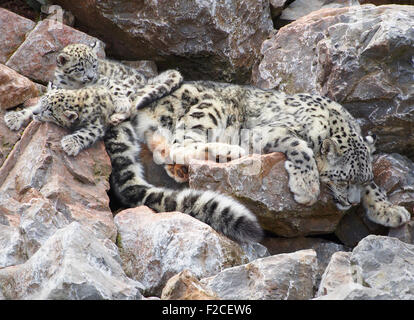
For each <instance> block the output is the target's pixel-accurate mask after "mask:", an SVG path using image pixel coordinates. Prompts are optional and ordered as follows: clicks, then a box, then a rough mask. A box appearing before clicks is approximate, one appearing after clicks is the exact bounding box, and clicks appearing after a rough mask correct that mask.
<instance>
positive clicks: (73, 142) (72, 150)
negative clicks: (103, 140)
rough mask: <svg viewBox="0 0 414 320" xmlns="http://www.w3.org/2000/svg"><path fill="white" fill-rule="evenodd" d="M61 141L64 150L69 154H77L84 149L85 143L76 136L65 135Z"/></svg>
mask: <svg viewBox="0 0 414 320" xmlns="http://www.w3.org/2000/svg"><path fill="white" fill-rule="evenodd" d="M60 142H61V145H62V149H63V151H65V152H66V154H68V155H69V156H76V155H78V153H79V152H80V151H81V150H82V149H83V145H82V144H81V143H80V142H79V141H78V139H76V137H74V136H70V135H69V136H65V137H63V138H62V140H61V141H60Z"/></svg>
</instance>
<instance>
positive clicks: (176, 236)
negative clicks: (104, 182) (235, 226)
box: [114, 206, 256, 296]
mask: <svg viewBox="0 0 414 320" xmlns="http://www.w3.org/2000/svg"><path fill="white" fill-rule="evenodd" d="M114 220H115V224H116V226H117V228H118V239H117V244H118V247H119V248H120V249H119V250H120V255H121V258H122V263H123V268H124V270H125V273H126V274H127V275H128V276H129V277H131V278H133V279H135V280H137V281H139V282H140V283H142V284H143V285H144V287H145V290H144V291H143V294H144V295H145V296H149V295H155V296H160V294H161V291H162V288H163V287H164V285H165V283H166V282H167V280H168V279H169V278H171V277H172V276H174V275H175V274H177V273H179V272H181V271H183V270H185V269H189V270H191V272H192V273H193V274H194V275H195V276H196V277H198V278H201V277H207V276H211V275H214V274H216V273H218V272H220V271H221V270H223V269H224V268H228V267H232V266H234V265H240V264H242V263H247V262H248V261H249V257H248V255H247V254H246V253H245V252H244V250H243V249H242V248H241V247H240V246H239V245H238V244H237V243H235V242H233V241H231V240H229V239H228V238H226V237H224V236H222V235H220V234H218V233H217V232H216V231H214V230H213V229H212V228H211V227H209V226H208V225H206V224H205V223H203V222H200V221H199V220H196V219H194V218H192V217H191V216H189V215H186V214H183V213H179V212H167V213H154V212H153V211H152V210H150V209H149V208H148V207H144V206H141V207H138V208H133V209H127V210H124V211H121V212H120V213H118V214H117V215H116V216H115V219H114ZM254 258H256V257H254Z"/></svg>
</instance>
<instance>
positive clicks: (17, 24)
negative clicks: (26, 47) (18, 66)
mask: <svg viewBox="0 0 414 320" xmlns="http://www.w3.org/2000/svg"><path fill="white" fill-rule="evenodd" d="M35 25H36V23H35V22H33V21H32V20H29V19H26V18H24V17H22V16H19V15H17V14H15V13H13V12H11V11H9V10H6V9H3V8H0V43H1V46H0V63H6V61H7V60H8V59H9V58H10V56H11V55H13V53H14V51H16V50H17V48H18V47H19V46H20V44H22V43H23V41H24V39H25V37H26V35H27V34H28V33H29V32H30V31H31V30H32V29H33V28H34V27H35Z"/></svg>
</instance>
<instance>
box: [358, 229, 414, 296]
mask: <svg viewBox="0 0 414 320" xmlns="http://www.w3.org/2000/svg"><path fill="white" fill-rule="evenodd" d="M351 270H352V274H353V278H354V282H357V283H358V284H361V285H364V286H365V287H370V288H373V289H376V290H381V291H384V292H386V293H388V294H389V295H391V296H392V297H393V298H394V299H401V300H412V299H414V281H413V279H414V245H410V244H406V243H404V242H401V241H400V240H398V239H396V238H391V237H383V236H375V235H370V236H368V237H366V238H364V239H363V240H361V241H360V242H359V244H358V246H356V247H355V248H354V250H353V251H352V255H351Z"/></svg>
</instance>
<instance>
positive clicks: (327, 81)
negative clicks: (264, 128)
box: [253, 5, 414, 159]
mask: <svg viewBox="0 0 414 320" xmlns="http://www.w3.org/2000/svg"><path fill="white" fill-rule="evenodd" d="M413 26H414V6H399V5H388V6H378V7H376V6H374V5H363V6H353V7H347V8H335V9H321V10H318V11H315V12H312V13H310V14H308V15H306V16H304V17H302V18H300V19H298V20H296V21H295V22H293V23H291V24H289V25H287V26H285V27H283V28H281V29H280V30H279V32H278V33H277V34H275V35H273V36H272V37H271V38H270V39H269V40H267V41H264V42H263V45H262V49H261V52H262V54H263V59H262V61H261V62H260V64H259V65H258V67H257V70H255V72H254V79H253V83H254V84H255V85H258V86H260V87H262V88H276V89H278V90H281V91H285V92H287V93H297V92H309V93H318V94H322V95H325V96H328V97H330V98H332V99H333V100H335V101H337V102H339V103H341V104H342V105H344V106H345V107H346V108H347V109H348V110H349V111H350V112H351V113H352V114H353V116H355V117H356V118H358V119H359V120H360V124H361V125H362V129H363V132H368V131H369V130H371V131H372V132H373V133H376V134H377V135H378V136H379V141H380V143H378V146H377V148H378V150H379V151H381V152H387V153H392V152H397V153H401V154H404V155H406V156H408V157H410V158H411V159H414V137H413V131H412V128H413V126H414V118H413V117H412V113H413V112H414V111H413V110H414V107H413V106H414V103H413V101H414V86H413V85H412V84H413V81H412V79H413V76H414V63H413V61H412V57H413V55H414V34H413V32H412V29H413ZM344 35H345V36H344Z"/></svg>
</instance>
